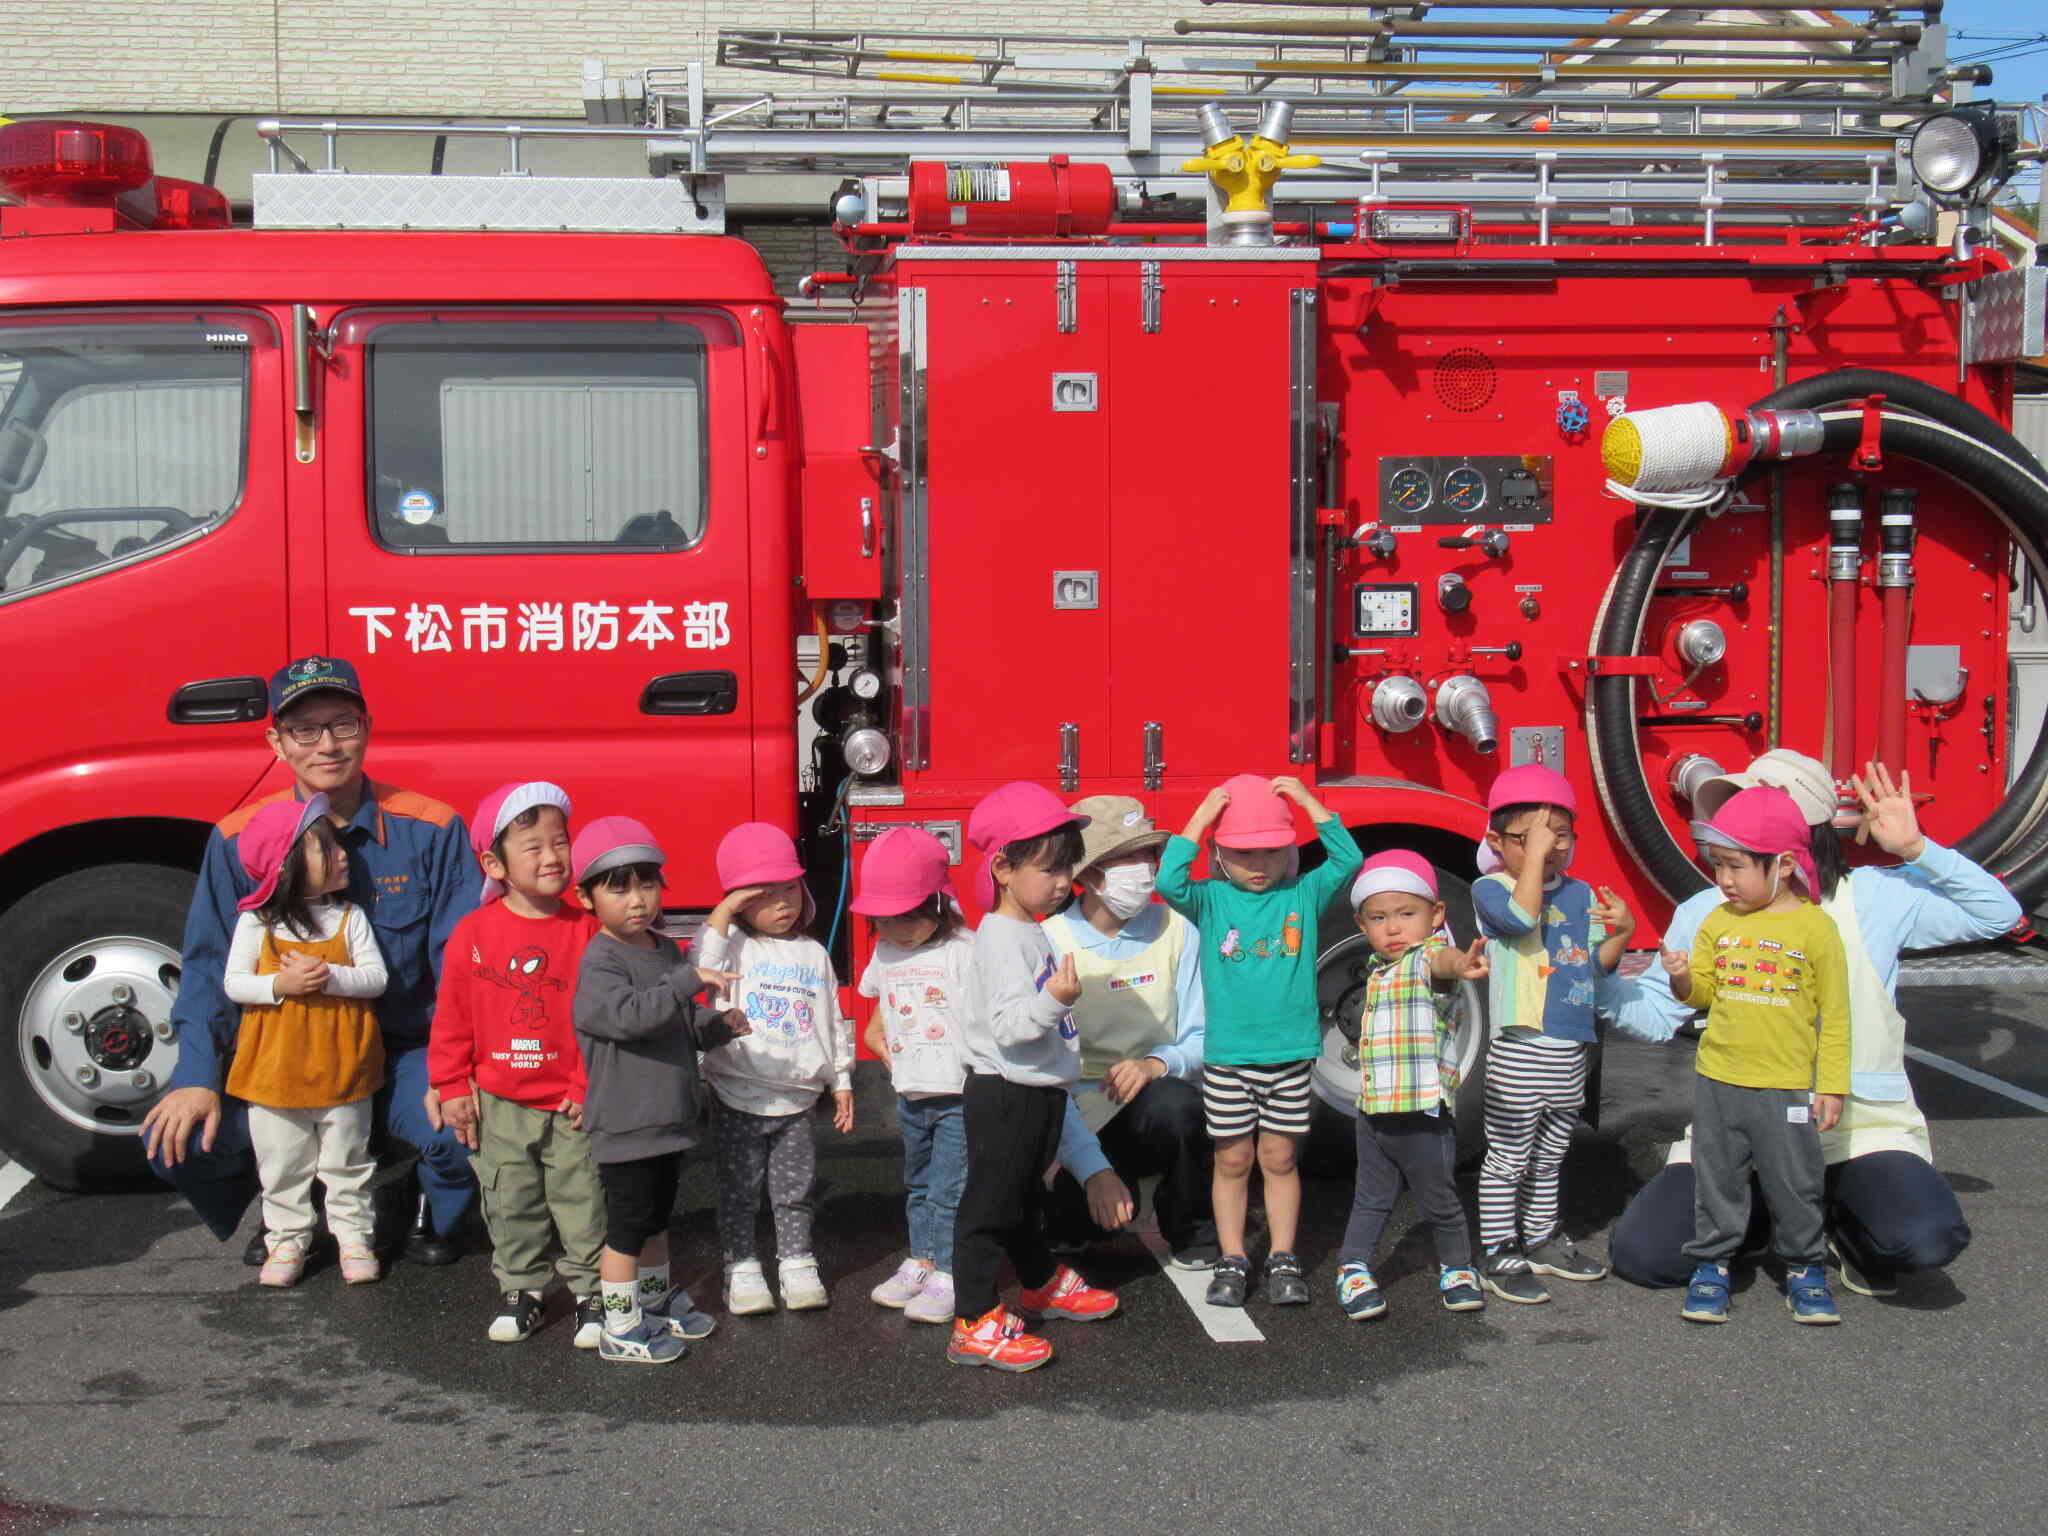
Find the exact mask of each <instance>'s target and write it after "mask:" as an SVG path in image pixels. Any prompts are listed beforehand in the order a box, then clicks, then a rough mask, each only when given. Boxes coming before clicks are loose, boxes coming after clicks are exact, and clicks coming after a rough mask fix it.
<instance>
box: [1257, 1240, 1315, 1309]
mask: <svg viewBox="0 0 2048 1536" xmlns="http://www.w3.org/2000/svg"><path fill="white" fill-rule="evenodd" d="M1266 1300H1268V1301H1270V1302H1271V1303H1272V1304H1273V1305H1274V1306H1276V1307H1305V1306H1307V1305H1308V1281H1307V1279H1305V1278H1304V1277H1303V1275H1302V1273H1301V1259H1300V1257H1299V1256H1298V1255H1296V1254H1292V1253H1287V1252H1284V1251H1283V1252H1281V1253H1269V1254H1267V1255H1266Z"/></svg>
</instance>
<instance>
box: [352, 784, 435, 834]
mask: <svg viewBox="0 0 2048 1536" xmlns="http://www.w3.org/2000/svg"><path fill="white" fill-rule="evenodd" d="M370 789H371V791H372V793H374V794H375V795H376V797H377V807H378V809H379V810H382V811H385V812H388V813H389V814H390V815H393V816H406V817H410V818H411V819H412V820H414V821H424V822H426V823H428V824H429V825H430V826H436V827H445V826H447V825H448V823H449V822H451V821H453V820H455V808H454V807H453V806H450V805H443V804H442V803H441V802H440V801H438V800H434V799H430V798H429V797H428V796H426V795H422V794H417V793H415V792H414V791H412V790H410V789H400V788H398V787H397V786H396V785H392V784H379V783H377V782H376V781H375V780H372V781H371V784H370Z"/></svg>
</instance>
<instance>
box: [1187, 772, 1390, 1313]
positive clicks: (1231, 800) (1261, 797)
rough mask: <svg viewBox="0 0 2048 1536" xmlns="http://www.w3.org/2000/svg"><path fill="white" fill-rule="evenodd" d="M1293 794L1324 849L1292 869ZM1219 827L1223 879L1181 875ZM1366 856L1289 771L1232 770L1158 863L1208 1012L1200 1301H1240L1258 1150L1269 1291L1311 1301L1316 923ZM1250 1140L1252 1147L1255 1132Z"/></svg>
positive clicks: (1247, 1277) (1318, 1034)
mask: <svg viewBox="0 0 2048 1536" xmlns="http://www.w3.org/2000/svg"><path fill="white" fill-rule="evenodd" d="M1289 801H1292V802H1293V803H1294V804H1295V805H1298V806H1300V807H1301V808H1302V809H1303V810H1305V811H1307V812H1308V814H1309V819H1310V820H1311V821H1313V822H1314V823H1315V826H1316V835H1317V836H1318V837H1320V838H1321V839H1322V843H1323V848H1324V851H1325V857H1324V859H1323V862H1322V864H1321V865H1319V866H1318V867H1317V868H1316V869H1314V870H1312V871H1310V872H1309V873H1308V874H1306V875H1301V874H1298V873H1297V872H1296V871H1297V867H1298V855H1297V852H1296V849H1295V842H1294V839H1295V831H1294V812H1293V810H1292V808H1291V807H1290V806H1289V804H1288V802H1289ZM1211 828H1214V833H1215V853H1214V856H1213V862H1214V864H1215V866H1216V867H1217V869H1219V870H1220V871H1221V872H1222V876H1223V878H1220V879H1218V878H1211V879H1208V880H1195V879H1192V878H1190V876H1189V870H1190V868H1191V867H1192V865H1193V864H1194V860H1195V855H1196V854H1198V853H1199V852H1200V851H1201V841H1202V839H1203V838H1204V837H1205V836H1207V835H1209V833H1210V830H1211ZM1363 862H1364V860H1363V858H1362V857H1361V855H1360V854H1359V851H1358V845H1357V844H1356V843H1354V842H1353V841H1352V840H1351V834H1350V833H1349V832H1348V831H1346V830H1345V828H1344V824H1343V823H1342V822H1341V821H1339V820H1337V818H1336V817H1335V816H1334V815H1332V814H1331V812H1330V811H1329V809H1328V808H1327V807H1326V806H1324V805H1323V804H1322V802H1321V801H1319V800H1317V799H1316V797H1315V796H1314V795H1312V794H1310V793H1309V792H1308V789H1307V787H1306V786H1305V785H1303V784H1302V782H1301V780H1299V779H1297V778H1291V777H1287V776H1284V775H1283V776H1282V777H1280V778H1277V779H1265V778H1261V777H1260V776H1258V775H1257V774H1250V773H1245V774H1239V775H1238V776H1237V777H1236V778H1234V779H1232V780H1231V781H1230V782H1229V783H1227V784H1224V785H1222V786H1221V787H1219V788H1217V789H1213V790H1211V791H1210V792H1209V795H1208V797H1207V798H1206V799H1205V800H1203V801H1202V803H1201V805H1200V806H1199V807H1198V808H1197V809H1196V811H1195V814H1194V816H1193V818H1192V819H1191V820H1190V821H1189V822H1188V824H1187V826H1186V828H1185V829H1183V831H1182V832H1181V834H1180V836H1178V837H1175V838H1171V839H1169V840H1168V841H1167V844H1166V848H1165V851H1164V852H1163V853H1162V854H1161V856H1160V860H1159V886H1158V889H1159V894H1160V895H1161V896H1162V897H1163V898H1165V901H1166V903H1167V905H1168V906H1170V907H1172V908H1173V909H1174V910H1175V911H1177V912H1179V913H1181V914H1182V915H1183V916H1185V917H1186V918H1188V919H1189V920H1190V921H1191V922H1193V923H1194V925H1195V927H1196V929H1197V930H1198V931H1199V932H1200V933H1201V935H1202V950H1201V960H1202V992H1203V996H1204V998H1205V999H1206V1002H1207V1007H1208V1011H1209V1030H1208V1039H1207V1042H1206V1045H1205V1051H1204V1054H1205V1056H1206V1058H1207V1065H1206V1066H1205V1067H1204V1068H1203V1072H1202V1108H1203V1113H1204V1115H1205V1116H1206V1118H1207V1120H1208V1123H1209V1135H1210V1137H1211V1138H1212V1139H1213V1140H1214V1141H1215V1143H1216V1173H1215V1179H1214V1184H1213V1186H1212V1187H1213V1193H1214V1200H1215V1206H1216V1237H1217V1243H1218V1246H1220V1247H1221V1248H1222V1250H1223V1257H1222V1258H1221V1259H1220V1260H1219V1261H1218V1262H1217V1265H1216V1269H1215V1273H1214V1275H1213V1277H1212V1278H1211V1280H1210V1283H1209V1298H1208V1299H1209V1303H1210V1305H1212V1306H1219V1307H1241V1306H1243V1305H1244V1300H1245V1293H1246V1291H1247V1290H1248V1289H1249V1288H1250V1284H1251V1266H1250V1262H1249V1261H1248V1259H1247V1258H1246V1256H1245V1242H1244V1227H1245V1211H1246V1208H1247V1206H1248V1205H1249V1203H1250V1195H1251V1172H1252V1160H1253V1156H1254V1151H1255V1150H1256V1154H1257V1159H1258V1163H1259V1167H1260V1170H1261V1171H1262V1172H1263V1173H1264V1175H1265V1185H1266V1218H1267V1222H1268V1224H1269V1226H1270V1227H1271V1230H1272V1251H1271V1252H1270V1253H1269V1254H1267V1256H1266V1299H1267V1300H1269V1301H1272V1302H1275V1303H1278V1304H1281V1305H1299V1304H1300V1303H1303V1302H1306V1301H1307V1300H1308V1295H1309V1292H1308V1281H1307V1279H1306V1278H1305V1277H1304V1275H1303V1273H1302V1267H1301V1260H1300V1259H1299V1258H1298V1257H1297V1256H1296V1255H1295V1252H1294V1237H1295V1232H1296V1229H1297V1228H1298V1226H1299V1224H1300V1219H1301V1175H1300V1174H1299V1173H1298V1172H1296V1170H1295V1145H1296V1143H1297V1142H1298V1141H1299V1140H1300V1138H1301V1137H1303V1136H1304V1135H1306V1134H1307V1133H1308V1116H1309V1073H1310V1070H1311V1069H1312V1067H1313V1066H1314V1064H1315V1058H1316V1055H1317V1053H1318V1052H1319V1051H1320V1050H1321V1049H1322V1023H1321V1015H1320V1012H1319V1010H1318V1008H1317V1003H1316V920H1317V919H1318V918H1319V917H1320V916H1321V915H1322V911H1323V908H1324V907H1326V906H1327V905H1329V903H1330V901H1331V899H1332V898H1333V897H1334V896H1335V895H1336V893H1337V892H1338V891H1340V890H1343V889H1344V888H1345V886H1346V885H1347V884H1348V883H1349V882H1350V880H1351V877H1352V875H1354V874H1355V873H1357V871H1358V867H1359V865H1360V864H1361V863H1363ZM1255 1133H1256V1136H1257V1143H1256V1149H1255V1147H1254V1141H1253V1137H1254V1134H1255Z"/></svg>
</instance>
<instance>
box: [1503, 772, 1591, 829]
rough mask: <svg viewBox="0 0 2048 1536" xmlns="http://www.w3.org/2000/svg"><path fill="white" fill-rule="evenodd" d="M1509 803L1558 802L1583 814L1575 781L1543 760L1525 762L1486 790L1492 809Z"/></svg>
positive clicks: (1574, 812)
mask: <svg viewBox="0 0 2048 1536" xmlns="http://www.w3.org/2000/svg"><path fill="white" fill-rule="evenodd" d="M1506 805H1554V806H1556V807H1557V808H1558V809H1559V810H1561V811H1570V812H1571V813H1572V815H1574V816H1576V815H1578V814H1579V797H1578V795H1577V793H1576V792H1575V791H1574V790H1573V789H1572V786H1571V781H1570V780H1568V779H1566V778H1565V776H1564V775H1563V774H1561V773H1559V772H1558V771H1557V770H1556V769H1555V768H1546V767H1544V766H1543V764H1541V763H1521V764H1519V765H1517V766H1516V767H1513V768H1510V769H1508V770H1507V771H1506V772H1505V773H1502V774H1498V775H1496V776H1495V778H1494V781H1493V786H1492V788H1490V789H1488V790H1487V792H1486V809H1487V810H1488V811H1489V812H1492V811H1497V810H1499V809H1500V808H1501V807H1502V806H1506Z"/></svg>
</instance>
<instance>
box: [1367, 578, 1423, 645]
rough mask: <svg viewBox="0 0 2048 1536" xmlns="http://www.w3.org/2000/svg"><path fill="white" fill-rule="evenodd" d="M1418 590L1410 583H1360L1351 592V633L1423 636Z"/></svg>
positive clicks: (1419, 590) (1413, 583)
mask: <svg viewBox="0 0 2048 1536" xmlns="http://www.w3.org/2000/svg"><path fill="white" fill-rule="evenodd" d="M1421 590H1422V589H1421V587H1420V586H1418V585H1417V584H1416V583H1415V582H1412V581H1362V582H1360V583H1358V585H1356V586H1355V587H1353V588H1352V589H1351V633H1352V634H1353V635H1355V636H1359V637H1361V638H1362V637H1364V636H1367V635H1417V634H1420V633H1421V632H1422V624H1421V612H1420V609H1421V604H1420V603H1419V601H1418V598H1419V595H1420V593H1421Z"/></svg>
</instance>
